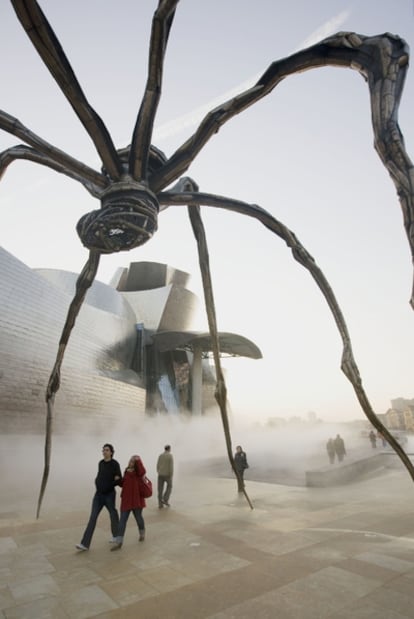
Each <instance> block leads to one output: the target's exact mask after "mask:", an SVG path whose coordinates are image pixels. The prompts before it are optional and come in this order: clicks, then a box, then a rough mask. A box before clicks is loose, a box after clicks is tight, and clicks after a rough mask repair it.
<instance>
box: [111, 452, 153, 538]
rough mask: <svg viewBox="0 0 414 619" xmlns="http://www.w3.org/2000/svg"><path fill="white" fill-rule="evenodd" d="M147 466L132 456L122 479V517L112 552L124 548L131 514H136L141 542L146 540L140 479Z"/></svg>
mask: <svg viewBox="0 0 414 619" xmlns="http://www.w3.org/2000/svg"><path fill="white" fill-rule="evenodd" d="M145 473H146V470H145V466H144V465H143V463H142V460H141V458H140V457H139V456H136V455H135V456H131V458H130V459H129V463H128V466H127V468H126V469H125V473H124V476H123V478H122V492H121V517H120V519H119V526H118V535H117V536H116V538H115V540H116V542H115V544H114V545H113V546H112V548H111V550H119V548H122V543H123V541H124V534H125V529H126V525H127V522H128V518H129V514H130V513H131V512H132V513H133V514H134V517H135V520H136V521H137V525H138V530H139V541H140V542H143V541H144V539H145V522H144V518H143V516H142V510H143V508H144V507H145V506H146V503H145V499H144V497H142V496H141V494H140V491H139V478H140V477H142V476H143V475H145Z"/></svg>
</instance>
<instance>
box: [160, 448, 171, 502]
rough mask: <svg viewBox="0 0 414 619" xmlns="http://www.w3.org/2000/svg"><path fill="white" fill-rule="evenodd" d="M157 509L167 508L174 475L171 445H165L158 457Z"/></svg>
mask: <svg viewBox="0 0 414 619" xmlns="http://www.w3.org/2000/svg"><path fill="white" fill-rule="evenodd" d="M157 473H158V507H159V509H162V508H163V507H164V506H165V507H169V506H170V503H169V500H170V495H171V490H172V479H173V474H174V458H173V455H172V453H171V445H166V446H165V447H164V451H163V453H162V454H160V455H159V456H158V461H157Z"/></svg>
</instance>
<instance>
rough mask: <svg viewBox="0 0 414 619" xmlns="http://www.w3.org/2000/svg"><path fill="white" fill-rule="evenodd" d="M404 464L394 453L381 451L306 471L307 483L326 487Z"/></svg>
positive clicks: (349, 481)
mask: <svg viewBox="0 0 414 619" xmlns="http://www.w3.org/2000/svg"><path fill="white" fill-rule="evenodd" d="M394 466H395V467H399V466H402V463H401V461H400V459H399V458H398V456H397V455H395V454H394V453H385V452H380V453H377V454H375V455H373V456H369V457H361V458H355V459H353V460H352V461H349V460H348V461H347V460H344V461H343V462H341V463H337V464H332V465H328V466H325V467H322V468H320V469H317V470H313V471H306V485H307V486H310V487H318V488H325V487H327V486H337V485H341V484H347V483H351V482H353V481H355V480H356V479H357V478H358V477H361V476H362V475H365V474H367V473H372V472H373V471H375V470H379V469H384V468H391V467H392V468H394Z"/></svg>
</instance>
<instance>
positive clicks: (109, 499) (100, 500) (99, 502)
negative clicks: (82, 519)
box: [81, 490, 119, 548]
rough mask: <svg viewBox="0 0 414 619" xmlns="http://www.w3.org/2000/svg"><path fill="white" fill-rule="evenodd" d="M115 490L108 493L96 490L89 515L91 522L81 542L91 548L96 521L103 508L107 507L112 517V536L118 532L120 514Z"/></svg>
mask: <svg viewBox="0 0 414 619" xmlns="http://www.w3.org/2000/svg"><path fill="white" fill-rule="evenodd" d="M115 498H116V494H115V490H112V492H108V494H99V493H98V492H96V494H95V496H94V497H93V499H92V509H91V515H90V516H89V522H88V524H87V525H86V529H85V533H84V534H83V537H82V541H81V544H83V545H84V546H86V548H89V546H90V545H91V540H92V535H93V532H94V531H95V527H96V521H97V520H98V516H99V514H100V513H101V511H102V509H103V508H104V507H106V509H107V510H108V512H109V516H110V518H111V531H112V537H115V536H116V534H117V532H118V525H119V516H118V512H117V510H116V507H115Z"/></svg>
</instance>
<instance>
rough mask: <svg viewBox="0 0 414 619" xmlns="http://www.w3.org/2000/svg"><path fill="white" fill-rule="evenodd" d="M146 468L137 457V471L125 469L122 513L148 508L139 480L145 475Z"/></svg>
mask: <svg viewBox="0 0 414 619" xmlns="http://www.w3.org/2000/svg"><path fill="white" fill-rule="evenodd" d="M145 473H146V470H145V466H144V465H143V463H142V460H141V458H140V457H139V456H135V471H128V469H125V473H124V477H123V479H122V492H121V512H126V511H129V510H130V509H136V508H137V507H140V508H143V507H145V506H146V503H145V499H144V497H141V495H140V492H139V483H138V482H139V478H140V477H142V475H145Z"/></svg>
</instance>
